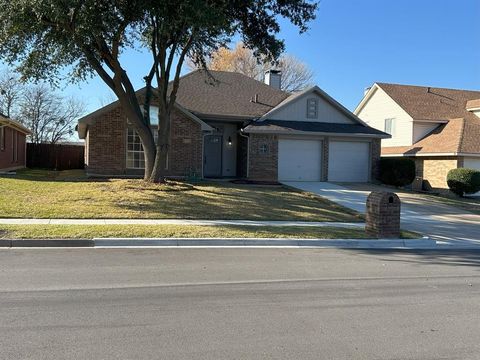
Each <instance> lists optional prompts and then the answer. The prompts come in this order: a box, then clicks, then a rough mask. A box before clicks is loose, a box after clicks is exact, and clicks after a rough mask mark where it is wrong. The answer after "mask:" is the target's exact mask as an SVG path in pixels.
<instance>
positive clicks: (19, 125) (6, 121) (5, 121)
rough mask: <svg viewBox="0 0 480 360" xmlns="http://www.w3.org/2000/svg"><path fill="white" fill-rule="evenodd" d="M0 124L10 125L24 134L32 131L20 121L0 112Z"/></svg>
mask: <svg viewBox="0 0 480 360" xmlns="http://www.w3.org/2000/svg"><path fill="white" fill-rule="evenodd" d="M0 125H6V126H9V127H12V128H14V129H15V130H18V131H20V132H21V133H24V134H26V135H29V134H31V133H32V132H31V131H30V130H29V129H27V128H26V127H25V126H23V124H22V123H20V122H18V121H16V120H13V119H10V118H9V117H7V116H5V115H3V114H0Z"/></svg>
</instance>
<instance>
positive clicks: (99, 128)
mask: <svg viewBox="0 0 480 360" xmlns="http://www.w3.org/2000/svg"><path fill="white" fill-rule="evenodd" d="M171 116H172V118H171V120H172V126H171V138H170V141H171V144H170V151H169V159H168V170H167V172H166V174H167V176H185V175H187V174H189V173H191V172H196V173H197V174H198V175H199V176H200V175H201V173H202V163H203V162H202V147H203V137H202V130H201V127H200V124H198V123H197V122H195V121H193V120H191V119H189V118H187V117H186V116H185V115H183V114H182V113H180V112H179V111H177V110H175V111H173V112H172V115H171ZM126 142H127V119H126V117H125V115H124V113H123V111H122V108H121V107H120V106H118V107H116V108H115V109H112V110H110V111H109V112H107V113H104V114H101V115H99V116H98V117H96V118H94V119H93V124H92V125H89V127H88V135H87V138H86V144H85V161H86V169H87V172H88V173H89V174H98V175H143V170H138V169H127V168H126Z"/></svg>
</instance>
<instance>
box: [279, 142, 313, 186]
mask: <svg viewBox="0 0 480 360" xmlns="http://www.w3.org/2000/svg"><path fill="white" fill-rule="evenodd" d="M321 164H322V142H321V141H319V140H289V139H288V140H287V139H280V140H279V141H278V179H279V180H280V181H320V173H321V168H322V167H321Z"/></svg>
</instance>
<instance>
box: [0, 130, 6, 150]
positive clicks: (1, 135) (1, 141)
mask: <svg viewBox="0 0 480 360" xmlns="http://www.w3.org/2000/svg"><path fill="white" fill-rule="evenodd" d="M0 150H1V151H4V150H5V127H4V126H2V127H0Z"/></svg>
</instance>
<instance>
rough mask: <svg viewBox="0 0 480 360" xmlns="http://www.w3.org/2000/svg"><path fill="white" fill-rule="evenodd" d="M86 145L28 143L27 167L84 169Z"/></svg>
mask: <svg viewBox="0 0 480 360" xmlns="http://www.w3.org/2000/svg"><path fill="white" fill-rule="evenodd" d="M84 152H85V147H84V146H81V145H64V144H30V143H29V144H27V167H29V168H43V169H53V170H70V169H83V168H84V166H85V163H84Z"/></svg>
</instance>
